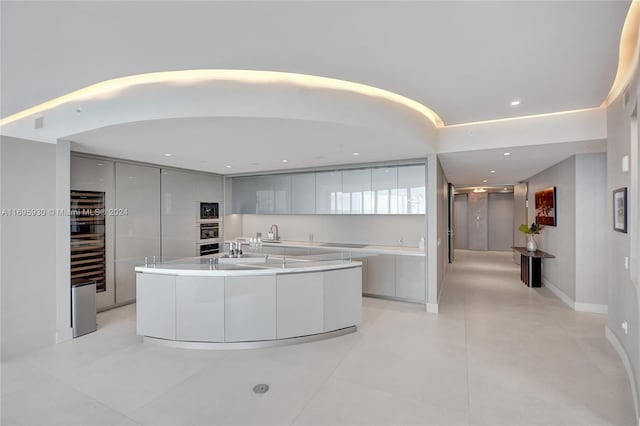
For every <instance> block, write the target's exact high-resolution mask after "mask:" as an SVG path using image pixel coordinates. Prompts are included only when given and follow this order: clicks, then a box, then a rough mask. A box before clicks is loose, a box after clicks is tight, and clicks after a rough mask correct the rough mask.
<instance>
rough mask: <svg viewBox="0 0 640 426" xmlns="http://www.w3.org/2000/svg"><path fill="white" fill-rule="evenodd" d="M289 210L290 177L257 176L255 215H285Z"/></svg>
mask: <svg viewBox="0 0 640 426" xmlns="http://www.w3.org/2000/svg"><path fill="white" fill-rule="evenodd" d="M290 210H291V176H289V175H267V176H259V177H258V178H257V189H256V213H258V214H286V213H289V211H290Z"/></svg>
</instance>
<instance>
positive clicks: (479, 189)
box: [473, 188, 487, 192]
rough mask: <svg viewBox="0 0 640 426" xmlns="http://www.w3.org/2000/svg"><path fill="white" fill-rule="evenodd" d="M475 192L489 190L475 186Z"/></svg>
mask: <svg viewBox="0 0 640 426" xmlns="http://www.w3.org/2000/svg"><path fill="white" fill-rule="evenodd" d="M473 192H487V190H486V189H484V188H475V189H474V190H473Z"/></svg>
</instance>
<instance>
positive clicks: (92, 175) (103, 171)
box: [71, 155, 115, 310]
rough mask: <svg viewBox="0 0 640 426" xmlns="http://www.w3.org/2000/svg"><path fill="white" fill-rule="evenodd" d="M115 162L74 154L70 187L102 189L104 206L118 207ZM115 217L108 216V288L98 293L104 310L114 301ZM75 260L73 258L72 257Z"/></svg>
mask: <svg viewBox="0 0 640 426" xmlns="http://www.w3.org/2000/svg"><path fill="white" fill-rule="evenodd" d="M113 176H114V164H113V162H112V161H105V160H96V159H93V158H83V157H78V156H75V155H72V156H71V190H72V191H100V192H104V193H105V209H106V210H107V211H108V210H109V209H113V208H114V207H115V187H114V180H113ZM114 246H115V217H114V216H112V215H106V216H105V274H106V288H105V291H102V292H99V293H96V308H97V309H99V310H100V309H103V308H105V307H107V306H111V305H113V304H114V303H115V286H114V266H113V256H114ZM72 260H73V259H72Z"/></svg>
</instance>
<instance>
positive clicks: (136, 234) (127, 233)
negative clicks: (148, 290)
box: [115, 163, 160, 303]
mask: <svg viewBox="0 0 640 426" xmlns="http://www.w3.org/2000/svg"><path fill="white" fill-rule="evenodd" d="M115 170H116V179H115V182H116V183H115V194H116V208H117V209H122V211H123V212H124V211H126V214H123V215H120V216H116V218H115V222H116V252H115V263H116V265H115V272H116V274H115V275H116V303H123V302H128V301H131V300H134V299H135V298H136V286H135V281H136V277H135V272H134V269H133V268H134V267H135V266H136V265H137V264H140V263H141V261H143V260H144V257H147V256H160V169H159V168H156V167H147V166H138V165H133V164H124V163H116V167H115Z"/></svg>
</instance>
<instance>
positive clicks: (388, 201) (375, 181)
mask: <svg viewBox="0 0 640 426" xmlns="http://www.w3.org/2000/svg"><path fill="white" fill-rule="evenodd" d="M371 190H372V192H373V210H374V211H373V212H374V213H375V214H397V213H398V168H397V167H383V168H377V169H372V170H371Z"/></svg>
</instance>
